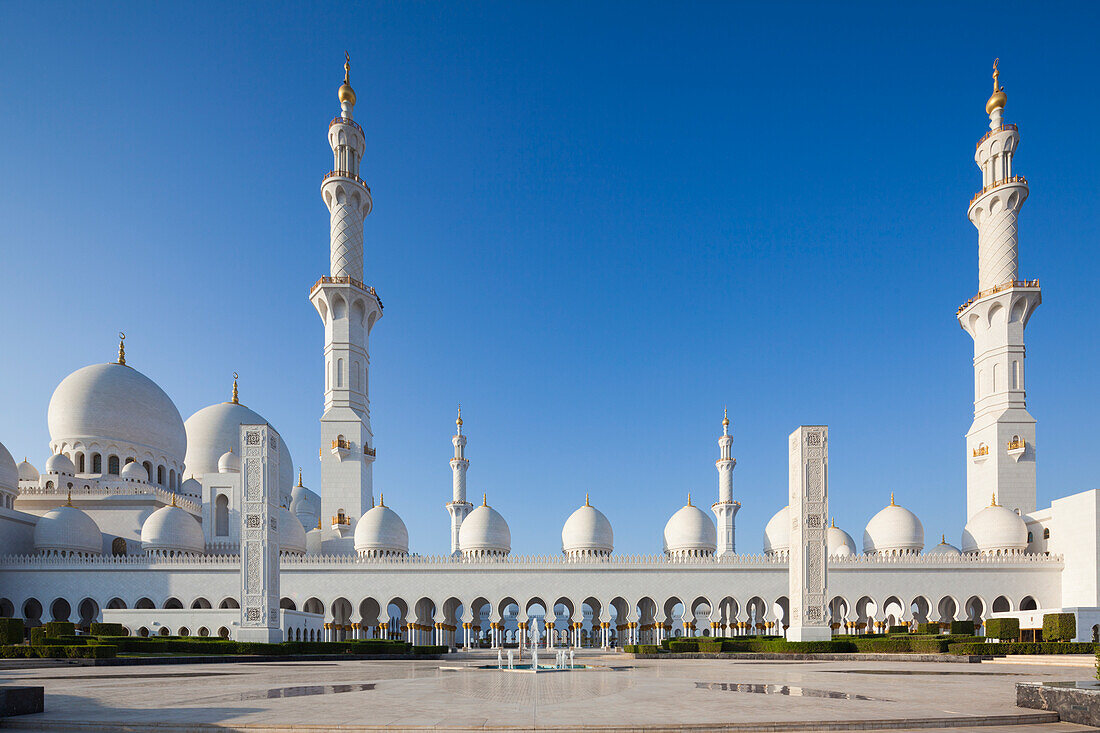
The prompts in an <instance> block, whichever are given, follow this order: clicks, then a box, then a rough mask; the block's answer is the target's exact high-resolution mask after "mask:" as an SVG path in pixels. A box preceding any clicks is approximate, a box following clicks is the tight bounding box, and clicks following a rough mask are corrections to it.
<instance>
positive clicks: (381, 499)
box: [378, 491, 386, 506]
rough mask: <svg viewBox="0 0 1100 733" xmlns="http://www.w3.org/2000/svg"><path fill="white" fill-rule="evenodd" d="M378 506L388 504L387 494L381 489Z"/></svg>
mask: <svg viewBox="0 0 1100 733" xmlns="http://www.w3.org/2000/svg"><path fill="white" fill-rule="evenodd" d="M378 506H386V495H385V494H383V493H382V492H381V491H379V492H378Z"/></svg>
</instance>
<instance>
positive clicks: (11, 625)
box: [0, 618, 23, 644]
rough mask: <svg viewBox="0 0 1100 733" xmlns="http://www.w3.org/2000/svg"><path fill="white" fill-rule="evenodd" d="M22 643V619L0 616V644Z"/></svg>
mask: <svg viewBox="0 0 1100 733" xmlns="http://www.w3.org/2000/svg"><path fill="white" fill-rule="evenodd" d="M22 643H23V619H21V618H0V644H22Z"/></svg>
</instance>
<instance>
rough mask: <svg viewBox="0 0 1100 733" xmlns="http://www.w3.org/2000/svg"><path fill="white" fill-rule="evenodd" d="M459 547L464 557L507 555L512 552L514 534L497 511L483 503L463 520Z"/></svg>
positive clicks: (459, 533)
mask: <svg viewBox="0 0 1100 733" xmlns="http://www.w3.org/2000/svg"><path fill="white" fill-rule="evenodd" d="M458 546H459V549H460V550H462V554H464V555H507V554H508V553H509V552H511V551H512V532H511V530H509V529H508V523H507V522H505V521H504V517H502V516H500V513H499V512H498V511H497V510H496V509H493V508H492V507H491V506H489V505H488V504H485V503H482V505H481V506H479V507H477V508H476V509H474V510H473V511H472V512H470V513H469V514H468V515H467V516H466V518H465V519H463V520H462V528H461V529H460V530H459V531H458Z"/></svg>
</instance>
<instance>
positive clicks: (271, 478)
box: [237, 425, 283, 644]
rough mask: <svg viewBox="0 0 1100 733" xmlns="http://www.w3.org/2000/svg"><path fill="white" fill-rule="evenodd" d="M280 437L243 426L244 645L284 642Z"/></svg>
mask: <svg viewBox="0 0 1100 733" xmlns="http://www.w3.org/2000/svg"><path fill="white" fill-rule="evenodd" d="M280 440H281V438H280V437H279V434H278V433H276V432H275V430H274V429H272V428H271V426H270V425H242V426H241V428H240V441H241V444H240V450H241V452H240V455H241V488H242V496H241V628H240V631H239V632H238V633H237V638H238V639H240V640H241V641H260V642H266V643H269V644H276V643H278V642H280V641H282V636H283V635H282V628H281V624H280V622H279V529H278V517H279V441H280Z"/></svg>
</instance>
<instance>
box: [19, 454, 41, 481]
mask: <svg viewBox="0 0 1100 733" xmlns="http://www.w3.org/2000/svg"><path fill="white" fill-rule="evenodd" d="M19 480H20V481H37V480H38V469H37V468H35V467H34V466H32V465H31V464H30V463H29V462H28V461H27V459H26V458H24V459H23V462H22V463H20V464H19Z"/></svg>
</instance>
